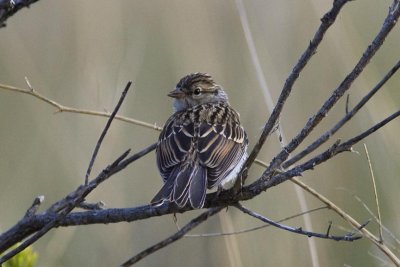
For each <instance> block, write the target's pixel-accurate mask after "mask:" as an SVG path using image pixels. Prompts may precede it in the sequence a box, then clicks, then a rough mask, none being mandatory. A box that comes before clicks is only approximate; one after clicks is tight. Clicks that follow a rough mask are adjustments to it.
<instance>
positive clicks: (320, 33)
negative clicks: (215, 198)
mask: <svg viewBox="0 0 400 267" xmlns="http://www.w3.org/2000/svg"><path fill="white" fill-rule="evenodd" d="M348 1H349V0H337V1H334V2H333V6H332V8H331V10H329V11H328V12H327V13H326V14H325V15H324V16H323V18H322V19H321V25H320V26H319V28H318V30H317V31H316V33H315V35H314V37H313V39H312V40H311V41H310V43H309V45H308V47H307V49H306V50H305V51H304V53H303V54H302V55H301V57H300V59H299V60H298V62H297V64H296V65H295V66H294V68H293V70H292V72H291V73H290V75H289V77H288V78H287V79H286V82H285V85H284V86H283V88H282V91H281V94H280V96H279V98H278V100H277V103H276V106H275V108H274V110H273V111H272V113H271V116H270V117H269V119H268V121H267V123H266V124H265V126H264V128H263V130H262V133H261V135H260V137H259V139H258V141H257V143H256V145H255V146H254V148H253V150H252V151H251V153H250V155H249V157H248V159H247V160H246V162H245V164H243V167H242V172H243V170H245V169H249V168H250V166H251V165H252V164H253V162H254V160H255V159H256V157H257V155H258V153H259V152H260V150H261V148H262V146H263V145H264V143H265V140H266V139H267V137H268V136H269V134H270V133H271V131H272V130H273V129H274V128H275V125H276V124H277V122H278V121H279V116H280V114H281V112H282V109H283V106H284V104H285V103H286V100H287V99H288V97H289V95H290V93H291V92H292V89H293V85H294V83H295V82H296V80H297V78H298V77H299V75H300V72H301V71H302V70H303V69H304V67H305V66H306V64H307V63H308V62H309V60H310V59H311V57H312V56H313V55H314V54H315V53H316V51H317V48H318V46H319V44H320V43H321V41H322V39H323V37H324V35H325V33H326V32H327V30H328V29H329V27H330V26H331V25H332V24H333V23H334V22H335V20H336V18H337V15H338V14H339V12H340V10H341V9H342V7H343V6H344V5H345V4H346V3H347V2H348ZM245 179H246V177H243V178H242V181H241V179H237V182H236V184H235V188H236V189H238V188H240V183H244V181H245Z"/></svg>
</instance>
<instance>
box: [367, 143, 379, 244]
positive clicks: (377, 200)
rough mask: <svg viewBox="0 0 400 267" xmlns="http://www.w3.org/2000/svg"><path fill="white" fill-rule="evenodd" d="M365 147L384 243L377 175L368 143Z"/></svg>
mask: <svg viewBox="0 0 400 267" xmlns="http://www.w3.org/2000/svg"><path fill="white" fill-rule="evenodd" d="M364 149H365V154H366V156H367V161H368V167H369V172H370V173H371V179H372V185H373V188H374V196H375V203H376V209H377V211H378V224H379V240H380V242H381V243H383V234H382V219H381V218H382V217H381V209H380V206H379V199H378V192H377V190H376V183H375V175H374V170H373V169H372V163H371V159H370V157H369V153H368V148H367V145H366V144H364Z"/></svg>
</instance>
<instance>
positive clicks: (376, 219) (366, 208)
mask: <svg viewBox="0 0 400 267" xmlns="http://www.w3.org/2000/svg"><path fill="white" fill-rule="evenodd" d="M353 197H354V198H355V199H356V200H357V201H358V202H359V203H361V205H362V206H363V207H364V209H365V210H366V211H367V212H368V213H369V214H370V215H371V216H372V218H374V220H375V222H376V223H377V224H380V225H381V227H382V228H383V230H384V231H385V233H386V234H388V235H389V236H390V237H391V238H392V239H393V240H394V242H396V243H397V245H400V239H399V238H398V237H397V236H396V235H395V234H393V233H392V232H391V231H390V230H389V228H387V227H386V226H385V225H383V224H381V223H380V220H379V219H378V217H377V216H376V215H375V214H374V213H373V212H372V210H371V209H370V208H369V207H368V206H367V204H365V202H364V201H363V200H362V199H361V198H360V197H359V196H358V195H356V194H353Z"/></svg>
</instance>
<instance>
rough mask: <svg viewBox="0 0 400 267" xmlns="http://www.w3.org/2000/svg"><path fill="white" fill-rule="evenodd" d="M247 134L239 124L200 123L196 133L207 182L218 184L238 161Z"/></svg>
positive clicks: (242, 151)
mask: <svg viewBox="0 0 400 267" xmlns="http://www.w3.org/2000/svg"><path fill="white" fill-rule="evenodd" d="M247 143H248V140H247V135H246V132H245V131H244V129H243V127H241V126H240V125H239V124H231V123H226V124H216V125H212V124H209V123H202V124H201V125H200V129H199V135H198V152H199V159H200V164H202V165H204V166H206V167H207V168H208V169H207V170H208V172H207V175H208V184H207V187H208V188H211V187H214V186H215V185H217V184H219V183H220V181H221V180H223V179H224V178H225V177H226V176H227V175H228V174H229V173H230V172H231V171H232V170H233V169H234V168H235V167H236V166H237V164H238V163H239V162H240V160H241V159H242V157H243V155H244V154H245V153H246V148H247Z"/></svg>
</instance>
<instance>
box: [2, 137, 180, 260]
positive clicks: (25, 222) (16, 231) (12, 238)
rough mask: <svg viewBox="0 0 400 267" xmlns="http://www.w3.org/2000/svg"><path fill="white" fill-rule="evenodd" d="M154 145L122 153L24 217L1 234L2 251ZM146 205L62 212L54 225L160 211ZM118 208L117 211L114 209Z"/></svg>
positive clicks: (139, 216) (53, 219)
mask: <svg viewBox="0 0 400 267" xmlns="http://www.w3.org/2000/svg"><path fill="white" fill-rule="evenodd" d="M155 147H156V144H153V145H150V146H149V147H146V148H145V149H143V150H142V151H140V152H138V153H136V154H134V155H132V156H130V157H129V158H127V159H125V158H126V157H127V156H128V154H129V151H130V150H127V151H126V152H125V153H123V154H122V155H121V156H120V157H118V158H117V159H116V160H115V161H114V162H113V163H112V164H110V165H109V166H107V167H106V168H105V169H103V170H102V171H101V172H100V173H99V174H98V175H97V177H96V178H95V179H92V180H91V181H90V182H89V183H88V184H87V185H81V186H79V187H78V188H77V189H76V190H75V191H73V192H71V193H70V194H68V195H67V196H66V197H64V198H63V199H61V200H59V201H57V202H56V203H54V204H53V205H51V207H50V208H49V209H48V210H47V211H46V212H44V213H43V214H37V215H34V216H32V217H29V218H23V219H22V220H21V221H19V222H18V223H17V224H16V225H14V226H13V227H11V228H10V229H9V230H7V231H6V232H4V233H2V234H1V235H0V253H2V252H4V251H5V250H6V249H8V248H10V247H11V246H12V245H14V244H16V243H17V242H20V241H21V240H23V239H24V238H26V237H28V236H29V235H31V234H33V233H35V232H37V231H39V230H40V229H42V228H44V227H45V226H46V225H47V224H48V222H49V221H55V220H56V219H57V212H60V211H62V210H65V209H66V208H67V207H69V206H77V205H78V204H79V203H81V202H82V201H83V200H84V199H85V197H86V196H87V195H88V194H89V193H90V192H91V191H93V190H94V189H95V188H96V187H97V186H98V185H99V184H100V183H102V182H104V181H105V180H106V179H107V178H109V177H111V176H112V175H113V174H116V173H118V172H119V171H121V170H123V169H124V168H126V167H127V166H128V165H129V164H130V163H132V162H134V161H136V160H137V159H140V158H141V157H143V156H145V155H146V154H148V153H149V152H151V151H152V150H154V149H155ZM124 159H125V160H124ZM146 207H147V209H148V213H146V212H145V211H146V209H143V207H137V208H133V209H109V210H99V211H86V212H76V213H74V214H73V215H71V216H69V214H68V215H66V216H63V217H62V218H58V222H57V225H54V226H55V227H56V226H59V225H65V222H66V221H68V220H69V223H70V225H74V224H75V225H78V224H88V223H93V222H94V221H93V219H94V220H95V221H96V220H97V221H98V220H99V219H100V220H103V221H102V222H101V223H107V222H112V221H113V220H114V222H117V221H133V220H134V219H133V218H136V219H138V218H142V219H143V218H145V217H146V215H147V216H150V214H152V215H153V216H155V215H156V214H157V213H154V209H152V208H151V206H146ZM161 208H162V207H160V209H161ZM115 210H117V211H116V212H115ZM121 210H125V213H121ZM128 210H133V218H131V219H130V218H129V215H128V214H129V212H127V211H128ZM164 212H165V211H164ZM171 212H172V211H171ZM165 213H167V212H165ZM90 214H92V216H91V215H90ZM102 214H103V215H102ZM82 215H83V216H82ZM103 216H105V217H103ZM68 218H69V219H68ZM70 219H72V220H70ZM98 222H100V221H98Z"/></svg>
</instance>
